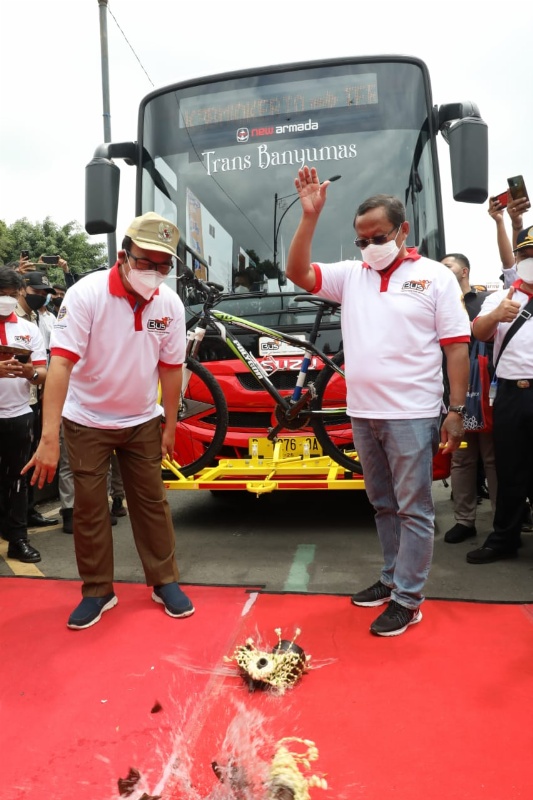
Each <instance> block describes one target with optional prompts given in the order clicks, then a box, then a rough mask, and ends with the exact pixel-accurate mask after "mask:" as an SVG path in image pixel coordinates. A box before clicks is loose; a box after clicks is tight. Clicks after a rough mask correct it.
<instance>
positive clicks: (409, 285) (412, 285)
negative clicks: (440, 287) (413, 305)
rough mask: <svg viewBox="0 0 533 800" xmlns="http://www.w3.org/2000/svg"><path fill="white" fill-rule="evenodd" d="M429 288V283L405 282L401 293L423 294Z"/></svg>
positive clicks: (423, 281)
mask: <svg viewBox="0 0 533 800" xmlns="http://www.w3.org/2000/svg"><path fill="white" fill-rule="evenodd" d="M430 286H431V281H426V280H420V281H405V283H404V284H403V286H402V292H425V291H426V289H429V287H430Z"/></svg>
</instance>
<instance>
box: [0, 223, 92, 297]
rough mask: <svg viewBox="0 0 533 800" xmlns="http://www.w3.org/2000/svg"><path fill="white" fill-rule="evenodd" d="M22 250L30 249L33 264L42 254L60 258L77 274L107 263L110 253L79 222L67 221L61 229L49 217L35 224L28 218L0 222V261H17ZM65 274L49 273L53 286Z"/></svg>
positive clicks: (4, 262) (54, 270)
mask: <svg viewBox="0 0 533 800" xmlns="http://www.w3.org/2000/svg"><path fill="white" fill-rule="evenodd" d="M21 250H29V252H30V259H31V260H33V261H38V260H39V257H40V256H41V255H59V256H61V258H64V259H65V261H66V262H67V263H68V265H69V267H70V268H71V269H72V270H74V271H75V272H78V273H83V272H88V271H89V270H91V269H96V267H101V266H103V265H104V264H106V263H107V251H106V246H105V244H104V243H103V242H99V243H97V244H92V243H91V242H89V236H88V234H87V233H85V231H84V230H83V229H82V227H81V225H80V224H79V223H78V222H74V221H72V222H67V224H66V225H63V226H60V225H58V224H57V223H55V222H53V221H52V220H51V219H50V217H46V219H45V220H44V222H38V223H36V224H32V223H31V222H29V220H27V219H26V218H25V217H24V218H22V219H18V220H17V221H16V222H14V223H13V225H6V223H5V222H4V220H0V262H2V263H3V264H9V263H10V262H11V261H17V262H18V260H19V256H20V251H21ZM62 275H63V273H62V271H61V270H60V269H55V268H51V269H49V270H48V277H49V278H50V281H51V282H52V283H56V282H57V283H60V282H61V279H62Z"/></svg>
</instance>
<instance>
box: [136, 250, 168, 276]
mask: <svg viewBox="0 0 533 800" xmlns="http://www.w3.org/2000/svg"><path fill="white" fill-rule="evenodd" d="M126 255H127V256H128V259H130V258H133V260H134V261H135V269H141V270H142V269H152V270H157V272H161V273H162V274H163V275H168V273H169V272H170V270H171V269H172V267H173V266H174V264H173V262H172V261H171V262H170V264H169V263H167V262H163V263H162V264H158V263H156V262H155V261H150V260H149V259H148V258H140V257H137V256H133V255H132V254H131V253H130V252H129V251H128V250H126Z"/></svg>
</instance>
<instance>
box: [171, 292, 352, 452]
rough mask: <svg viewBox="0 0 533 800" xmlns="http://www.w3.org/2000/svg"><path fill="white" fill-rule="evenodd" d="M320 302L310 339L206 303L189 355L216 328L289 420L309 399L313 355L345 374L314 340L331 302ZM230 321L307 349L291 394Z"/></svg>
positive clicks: (190, 335) (271, 435)
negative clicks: (278, 383)
mask: <svg viewBox="0 0 533 800" xmlns="http://www.w3.org/2000/svg"><path fill="white" fill-rule="evenodd" d="M318 302H319V303H320V305H319V309H318V311H317V315H316V317H315V322H314V324H313V328H312V331H311V335H310V337H309V339H304V340H302V339H298V338H296V337H295V336H291V335H290V334H285V333H281V332H280V331H277V330H275V329H274V328H267V327H265V326H264V325H260V324H259V323H256V322H251V321H250V320H246V319H244V318H242V317H237V316H234V315H233V314H228V313H226V312H223V311H217V310H215V309H211V308H208V307H207V308H205V307H204V311H203V313H202V316H201V317H200V320H199V322H198V325H197V326H196V327H195V328H194V329H193V330H190V331H189V333H188V344H187V355H188V356H191V357H192V358H194V357H195V356H196V355H197V353H198V349H199V347H200V344H201V342H202V340H203V338H204V336H205V332H206V330H207V328H208V327H212V328H215V329H216V330H217V331H218V334H219V335H220V338H221V339H222V340H223V342H224V343H225V345H226V346H227V347H228V348H229V350H231V352H232V353H233V354H234V355H235V357H236V358H237V359H239V361H241V362H242V363H243V364H244V365H245V366H246V368H247V369H248V370H249V371H250V372H251V373H252V374H253V375H254V377H255V378H256V380H257V381H258V382H259V383H260V384H261V386H262V387H263V389H264V390H265V391H266V392H268V394H269V395H270V396H271V397H272V399H273V400H275V402H276V403H277V404H278V405H279V406H280V407H281V408H282V409H283V412H284V414H285V416H286V419H287V420H288V421H289V420H291V419H294V417H296V416H297V414H298V412H299V411H300V410H301V408H302V407H303V406H304V405H305V403H306V402H307V395H303V397H302V391H303V389H304V387H305V386H306V379H307V373H308V371H309V367H310V365H311V361H312V358H313V356H316V357H317V358H319V359H320V361H321V362H322V363H323V365H326V364H328V365H329V366H330V367H331V368H332V369H333V370H334V371H335V372H337V373H338V374H339V375H340V376H341V377H343V378H344V372H343V371H342V370H341V369H340V368H339V367H338V366H337V365H336V364H335V363H334V362H333V361H332V360H331V359H330V358H329V357H328V356H327V355H326V354H325V353H324V352H322V350H320V348H318V347H317V346H316V345H315V344H314V341H313V340H316V336H317V333H318V329H319V327H320V322H321V320H322V317H323V315H324V313H325V310H326V308H327V303H324V302H323V301H318ZM228 324H231V325H234V326H236V327H238V328H242V329H245V330H252V331H256V332H257V333H261V334H263V335H264V336H268V337H270V338H272V339H276V340H277V341H279V342H285V343H286V344H289V345H292V346H293V347H297V348H298V349H301V350H303V351H304V352H303V356H302V363H301V366H300V370H299V372H298V376H297V379H296V385H295V387H294V389H293V391H292V393H291V395H290V396H288V397H284V396H283V395H281V394H280V392H279V391H278V390H277V389H276V387H275V386H274V384H273V383H272V381H271V380H270V378H269V376H268V373H267V372H266V370H265V369H264V368H263V366H262V365H261V363H260V362H259V361H258V360H257V359H256V358H255V356H254V355H253V354H252V353H250V352H249V351H248V350H246V348H245V347H243V345H242V344H241V343H240V342H239V341H238V339H237V338H236V337H235V336H232V334H231V333H230V332H229V331H228V329H227V327H226V326H227V325H228ZM185 380H187V376H185ZM307 388H308V389H309V391H310V392H311V393H312V392H313V386H312V384H308V385H307ZM344 410H345V409H344ZM334 411H336V409H335V410H333V409H329V410H328V413H332V412H334ZM341 412H342V410H341V409H339V410H338V413H341ZM310 413H315V414H317V413H323V412H317V411H315V412H310ZM282 427H283V426H282V425H278V426H276V428H273V429H272V430H271V431H270V433H269V434H268V438H269V439H273V438H274V437H275V436H276V433H277V432H278V431H279V430H281V428H282Z"/></svg>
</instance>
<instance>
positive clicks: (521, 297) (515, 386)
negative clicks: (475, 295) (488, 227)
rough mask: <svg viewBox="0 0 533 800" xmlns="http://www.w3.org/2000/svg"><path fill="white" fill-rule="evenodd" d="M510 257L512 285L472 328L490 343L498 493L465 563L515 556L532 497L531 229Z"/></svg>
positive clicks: (491, 299) (487, 306)
mask: <svg viewBox="0 0 533 800" xmlns="http://www.w3.org/2000/svg"><path fill="white" fill-rule="evenodd" d="M514 255H515V258H516V271H517V275H518V277H517V279H516V281H514V283H513V285H512V286H511V287H510V288H509V289H501V290H500V291H498V292H493V293H491V294H490V295H489V297H487V299H486V300H485V302H484V303H483V305H482V307H481V311H480V312H479V315H478V316H477V317H476V319H475V320H474V322H473V323H472V331H473V335H474V336H475V337H476V338H478V339H480V340H481V341H484V342H487V341H490V340H492V339H494V365H495V370H496V376H497V393H496V398H495V400H494V409H493V440H494V451H495V457H496V474H497V479H498V490H497V495H496V510H495V513H494V520H493V528H494V530H493V531H492V532H491V533H490V534H489V535H488V537H487V539H486V540H485V542H484V544H483V545H482V546H481V547H478V548H477V549H476V550H471V551H470V552H469V553H467V556H466V560H467V562H468V563H469V564H489V563H491V562H493V561H499V560H501V559H505V558H512V557H514V556H516V555H517V552H518V549H519V547H520V545H521V536H520V533H521V529H522V523H523V513H524V506H525V504H526V501H527V500H528V498H532V497H533V321H532V320H533V317H532V315H531V314H532V312H533V226H532V227H529V228H524V229H523V230H521V231H520V232H519V233H518V235H517V239H516V247H515V248H514Z"/></svg>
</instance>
